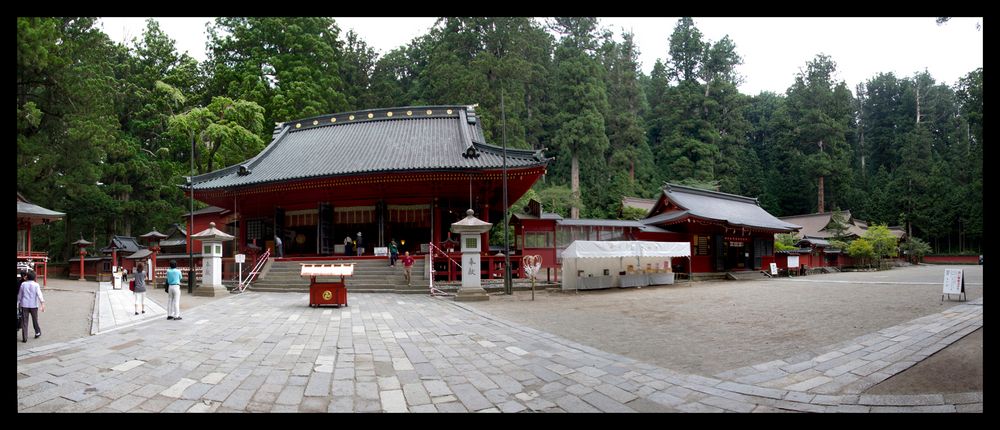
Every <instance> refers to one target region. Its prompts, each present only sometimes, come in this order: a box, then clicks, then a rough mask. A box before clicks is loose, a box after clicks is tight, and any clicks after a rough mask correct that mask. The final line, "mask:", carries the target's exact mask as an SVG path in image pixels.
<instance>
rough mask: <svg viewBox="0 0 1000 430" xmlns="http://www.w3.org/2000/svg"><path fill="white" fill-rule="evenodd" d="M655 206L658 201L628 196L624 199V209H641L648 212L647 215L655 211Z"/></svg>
mask: <svg viewBox="0 0 1000 430" xmlns="http://www.w3.org/2000/svg"><path fill="white" fill-rule="evenodd" d="M655 205H656V199H643V198H639V197H627V196H626V197H622V206H623V207H631V208H636V209H641V210H644V211H646V213H647V214H648V213H649V211H651V210H652V209H653V206H655Z"/></svg>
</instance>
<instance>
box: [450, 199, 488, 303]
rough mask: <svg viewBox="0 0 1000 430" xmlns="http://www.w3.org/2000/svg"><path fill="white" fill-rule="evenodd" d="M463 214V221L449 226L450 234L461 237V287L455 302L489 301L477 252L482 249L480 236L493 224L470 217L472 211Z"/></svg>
mask: <svg viewBox="0 0 1000 430" xmlns="http://www.w3.org/2000/svg"><path fill="white" fill-rule="evenodd" d="M465 213H466V216H465V218H464V219H462V220H461V221H459V222H456V223H454V224H452V225H451V232H452V233H458V234H459V235H461V240H460V242H459V245H460V247H461V249H462V287H461V288H459V289H458V294H456V295H455V301H459V302H471V301H480V300H489V299H490V296H489V295H488V294H486V290H484V289H483V287H482V273H480V264H479V261H480V260H479V251H480V249H482V244H481V243H480V242H481V241H482V240H483V239H482V234H483V233H486V232H488V231H490V228H491V227H493V224H492V223H488V222H485V221H482V220H480V219H479V218H476V217H474V216H472V214H473V212H472V209H469V210H467V211H465Z"/></svg>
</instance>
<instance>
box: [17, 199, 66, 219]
mask: <svg viewBox="0 0 1000 430" xmlns="http://www.w3.org/2000/svg"><path fill="white" fill-rule="evenodd" d="M17 197H18V199H17V216H18V218H42V219H48V220H57V219H62V217H64V216H66V214H64V213H62V212H56V211H54V210H51V209H45V208H43V207H41V206H38V205H36V204H32V203H29V202H28V201H27V200H24V201H22V199H23V197H21V195H20V194H18V196H17ZM8 201H9V200H8Z"/></svg>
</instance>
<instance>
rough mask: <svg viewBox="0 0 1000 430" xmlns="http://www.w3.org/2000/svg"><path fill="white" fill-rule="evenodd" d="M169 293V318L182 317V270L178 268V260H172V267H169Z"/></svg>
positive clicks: (177, 318) (178, 318) (176, 318)
mask: <svg viewBox="0 0 1000 430" xmlns="http://www.w3.org/2000/svg"><path fill="white" fill-rule="evenodd" d="M167 285H168V286H167V294H169V295H170V300H169V301H168V302H167V319H168V320H180V319H181V271H180V269H178V268H177V260H170V268H169V269H167Z"/></svg>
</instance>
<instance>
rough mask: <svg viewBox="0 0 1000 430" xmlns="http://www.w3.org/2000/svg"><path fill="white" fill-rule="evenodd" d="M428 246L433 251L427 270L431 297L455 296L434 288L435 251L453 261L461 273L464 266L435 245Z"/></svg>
mask: <svg viewBox="0 0 1000 430" xmlns="http://www.w3.org/2000/svg"><path fill="white" fill-rule="evenodd" d="M427 245H428V248H429V249H430V251H431V255H430V258H428V260H429V261H427V270H428V271H429V272H430V276H428V277H427V278H428V281H427V286H428V287H429V289H430V291H431V296H453V295H454V294H451V293H448V292H445V291H442V290H439V289H437V288H435V287H434V251H435V250H437V252H440V253H441V255H443V256H444V257H445V258H447V259H448V260H449V261H451V262H452V263H455V265H456V266H458V268H459V271H461V269H462V265H461V264H459V263H458V262H457V261H455V260H454V259H452V258H451V257H450V256H448V254H446V253H445V252H444V251H442V250H441V248H438V247H436V246H434V244H433V243H427Z"/></svg>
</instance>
